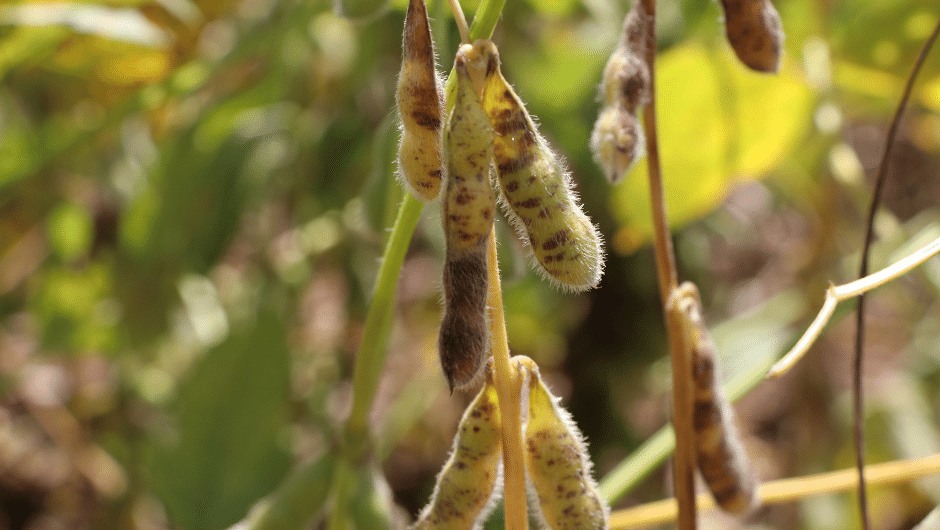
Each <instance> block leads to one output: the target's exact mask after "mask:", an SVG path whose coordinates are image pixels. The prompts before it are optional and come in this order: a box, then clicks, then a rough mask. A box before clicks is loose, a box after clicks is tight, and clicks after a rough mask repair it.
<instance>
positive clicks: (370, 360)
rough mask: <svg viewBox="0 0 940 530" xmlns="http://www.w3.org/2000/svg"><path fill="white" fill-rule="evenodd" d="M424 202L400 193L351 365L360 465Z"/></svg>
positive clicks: (350, 457)
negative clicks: (396, 303)
mask: <svg viewBox="0 0 940 530" xmlns="http://www.w3.org/2000/svg"><path fill="white" fill-rule="evenodd" d="M505 3H506V0H483V4H482V5H481V6H480V9H479V10H478V12H477V16H475V17H474V19H473V26H472V27H471V29H470V37H471V38H472V39H477V38H489V37H490V36H491V35H492V34H493V29H494V28H495V27H496V23H497V22H498V21H499V17H500V15H501V13H502V10H503V6H504V5H505ZM453 81H454V76H453V75H451V76H449V77H448V79H447V85H446V86H451V85H452V83H453ZM451 108H453V103H452V102H451V104H450V105H448V107H447V111H448V112H449V111H450V109H451ZM423 206H424V204H423V203H421V202H420V201H418V200H417V199H415V198H414V197H412V196H411V194H408V193H406V194H405V195H404V197H403V198H402V202H401V207H400V208H399V210H398V217H397V218H396V219H395V225H394V226H393V227H392V233H391V236H390V237H389V239H388V244H387V245H386V246H385V253H384V254H383V257H382V264H381V266H380V267H379V275H378V278H377V279H376V285H375V295H374V297H373V299H372V302H371V303H370V304H369V311H368V314H367V315H366V324H365V328H364V329H363V336H362V342H361V343H360V345H359V352H358V355H357V356H356V367H355V368H354V371H353V404H352V410H351V411H350V414H349V418H348V419H347V420H346V428H345V432H344V436H343V439H342V441H341V442H342V445H341V447H340V452H341V456H342V458H343V460H344V461H345V463H348V464H351V465H353V466H355V465H359V464H360V463H361V462H362V461H363V460H364V459H365V458H366V457H367V456H368V449H369V447H368V443H369V440H368V438H369V429H368V420H369V412H370V411H371V409H372V402H373V400H374V399H375V393H376V389H377V387H378V382H379V377H380V376H381V373H382V370H383V369H384V367H385V354H386V346H387V345H388V334H389V331H390V329H391V324H392V316H393V313H394V311H393V304H392V302H393V301H394V299H395V293H396V292H397V290H398V289H397V286H398V276H399V273H400V272H401V267H402V264H403V263H404V260H405V253H406V252H407V250H408V245H409V243H410V242H411V236H412V234H413V233H414V230H415V227H417V225H418V219H419V217H420V216H421V210H422V209H423ZM342 463H343V462H339V463H338V465H337V469H336V470H335V471H334V472H333V479H332V485H331V491H332V492H333V493H334V495H335V497H334V509H336V510H343V509H344V507H345V506H346V497H347V496H348V488H347V487H346V483H347V481H349V480H351V479H350V477H349V476H348V475H349V474H348V473H346V472H345V471H344V470H345V469H346V468H344V467H343V466H342V465H341V464H342ZM523 499H524V497H523ZM523 506H524V505H523ZM313 515H314V514H311V517H312V516H313ZM342 517H343V515H342V514H336V513H334V514H333V517H332V518H331V523H333V522H339V521H341V519H342ZM523 528H524V527H523Z"/></svg>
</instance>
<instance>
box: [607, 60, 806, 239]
mask: <svg viewBox="0 0 940 530" xmlns="http://www.w3.org/2000/svg"><path fill="white" fill-rule="evenodd" d="M657 89H658V91H657V95H656V97H657V104H656V106H657V112H658V114H657V120H658V129H659V145H660V159H661V160H662V166H663V174H664V175H663V178H664V186H665V189H666V191H665V193H666V203H667V207H668V209H669V216H670V223H671V225H672V227H673V228H677V227H680V226H683V225H685V224H688V223H689V222H691V221H694V220H696V219H698V218H700V217H702V216H704V215H705V214H707V213H708V212H710V211H711V210H713V209H714V208H716V207H717V206H718V205H719V204H721V202H722V201H723V200H724V198H725V196H726V195H727V194H728V192H729V191H730V190H731V188H732V187H733V186H734V184H735V183H737V182H741V181H746V180H751V179H756V178H761V177H763V176H765V175H766V174H767V173H769V172H770V171H772V170H773V169H774V168H775V167H776V166H777V165H779V164H780V163H781V162H783V161H784V160H785V159H786V157H787V155H788V154H789V153H790V152H791V151H792V150H793V148H794V147H795V146H796V145H797V143H798V141H799V140H800V139H801V138H802V137H803V136H804V135H805V134H806V131H807V129H808V127H809V124H810V123H811V121H812V120H811V119H810V118H811V112H812V104H813V95H812V92H811V91H810V89H809V88H808V87H807V86H806V83H805V82H804V81H803V80H802V79H801V78H800V77H798V76H797V74H796V72H795V71H794V68H793V66H792V65H788V64H786V63H785V64H784V68H783V70H782V71H781V73H780V74H779V75H776V76H767V75H762V74H755V73H750V72H747V71H745V70H744V68H743V67H741V66H739V65H737V64H736V63H735V62H734V59H733V57H732V56H731V54H730V52H727V51H724V52H721V53H718V52H715V53H709V52H707V51H706V50H705V49H704V48H703V47H701V46H699V45H695V44H686V45H682V46H677V47H675V48H673V49H671V50H670V51H668V52H666V53H664V54H663V55H662V58H661V59H660V60H659V62H658V70H657ZM611 208H612V211H613V212H614V214H615V216H616V217H617V219H618V220H619V221H620V224H621V228H620V230H619V231H618V232H617V234H616V235H615V236H614V237H613V241H612V243H613V246H614V248H615V249H616V250H618V251H620V252H622V253H629V252H632V251H634V250H636V249H637V248H639V247H640V246H643V245H645V244H646V243H648V242H649V241H650V238H651V235H652V221H651V214H650V199H649V188H648V181H647V175H646V160H645V159H644V160H642V161H641V162H640V163H639V164H637V166H636V167H635V168H634V169H633V171H632V172H631V174H630V175H629V176H628V178H627V179H626V182H624V183H623V184H622V185H620V186H618V187H617V188H615V190H614V194H613V196H612V199H611Z"/></svg>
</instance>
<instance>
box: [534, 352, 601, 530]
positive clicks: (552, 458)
mask: <svg viewBox="0 0 940 530" xmlns="http://www.w3.org/2000/svg"><path fill="white" fill-rule="evenodd" d="M529 376H530V378H529V387H528V390H529V410H528V413H529V414H528V415H529V417H528V422H527V423H526V426H525V444H526V452H525V462H526V470H527V472H528V474H529V480H530V482H531V485H532V487H533V488H534V490H535V494H536V495H535V496H536V497H537V498H538V508H539V509H538V513H539V515H540V516H541V517H542V519H543V520H544V523H545V526H546V527H547V528H555V529H561V528H572V529H574V528H592V529H601V528H608V526H609V519H610V508H609V507H608V506H607V504H606V503H605V502H604V501H603V499H601V496H600V493H598V491H597V484H596V483H595V482H594V478H593V476H592V473H591V461H590V459H589V458H588V453H587V447H586V446H585V443H584V438H583V436H582V435H581V432H580V431H579V430H578V427H577V426H576V425H575V423H574V421H573V420H572V419H571V415H570V414H569V413H568V411H566V410H565V409H563V408H561V407H560V406H558V399H559V398H556V397H555V396H553V395H552V394H551V392H550V391H549V390H548V387H546V386H545V382H544V381H543V380H542V377H541V375H540V374H539V371H538V368H537V367H535V363H534V362H531V361H530V368H529Z"/></svg>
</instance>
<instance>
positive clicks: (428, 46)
mask: <svg viewBox="0 0 940 530" xmlns="http://www.w3.org/2000/svg"><path fill="white" fill-rule="evenodd" d="M721 5H722V8H723V9H724V12H725V27H726V34H727V38H728V41H729V43H730V44H731V47H732V48H733V49H734V51H735V53H736V54H737V56H738V57H739V58H740V60H741V61H742V62H743V63H744V64H745V65H746V66H748V67H749V68H751V69H753V70H757V71H761V72H774V71H776V70H777V69H778V68H779V64H780V49H781V44H782V36H783V33H782V31H781V28H780V19H779V15H778V14H777V12H776V10H775V9H774V7H773V5H772V4H770V2H769V0H722V1H721ZM650 21H651V17H650V15H649V14H648V13H647V12H646V11H645V9H644V7H643V3H642V1H640V0H637V1H636V2H635V3H634V5H633V7H632V9H631V10H630V12H629V13H628V14H627V17H626V19H625V21H624V27H623V35H622V37H621V39H620V42H619V44H618V46H617V47H616V49H615V50H614V52H613V54H612V55H611V57H610V59H609V60H608V62H607V65H606V67H605V69H604V74H603V79H602V81H601V85H600V91H599V92H600V99H601V101H602V109H601V111H600V114H599V116H598V119H597V122H596V123H595V126H594V131H593V133H592V135H591V139H590V144H591V149H592V151H593V153H594V158H595V160H596V162H597V163H598V165H599V166H600V168H601V170H602V172H603V173H604V175H605V176H606V177H607V178H608V179H609V180H610V181H611V182H612V183H616V182H617V181H619V180H620V179H621V178H622V177H623V176H624V175H625V174H626V173H627V172H628V170H629V169H630V167H631V166H632V165H633V163H634V162H635V161H636V160H637V158H639V157H640V156H641V155H642V152H643V147H642V144H643V132H642V129H641V127H640V122H639V112H640V110H641V109H642V108H643V106H644V105H646V104H648V103H649V101H650V95H651V91H652V87H651V75H650V71H649V69H648V66H647V65H648V62H647V55H648V54H650V53H655V49H650V48H652V47H653V46H655V38H653V36H652V35H651V33H650V31H651V28H652V24H651V23H650ZM500 66H501V65H500V58H499V52H498V50H497V48H496V45H495V44H493V42H491V41H489V40H478V41H476V42H473V43H472V44H467V43H465V44H463V45H461V46H460V48H459V49H458V51H457V54H456V58H455V60H454V69H453V76H454V80H455V83H454V93H453V94H452V98H453V99H452V101H453V107H452V109H451V110H450V111H449V112H446V111H445V105H444V100H445V98H444V94H443V91H442V84H443V83H442V82H441V77H440V75H439V74H438V72H437V69H436V56H435V51H434V45H433V40H432V38H431V30H430V25H429V21H428V15H427V8H426V6H425V2H424V0H410V2H409V6H408V11H407V14H406V19H405V32H404V42H403V61H402V68H401V74H400V77H399V82H398V89H397V102H398V108H399V113H400V116H401V123H402V128H401V129H402V139H401V143H400V146H399V170H400V171H399V176H400V177H401V180H402V182H403V184H404V185H405V186H406V188H407V189H408V190H409V191H410V192H411V193H412V194H413V195H414V196H415V197H417V198H419V199H421V200H424V201H430V200H433V199H437V198H439V199H440V203H441V208H442V220H443V225H444V233H445V241H446V256H445V262H444V272H443V287H444V304H445V308H444V316H443V319H442V322H441V327H440V335H439V340H438V349H439V354H440V359H441V365H442V368H443V370H444V374H445V376H446V378H447V381H448V383H449V385H450V388H451V390H454V389H465V388H470V387H472V386H476V385H478V384H479V382H480V380H481V379H483V380H484V382H483V388H482V389H481V390H480V392H479V394H478V395H477V396H476V398H475V399H474V401H473V402H472V403H471V404H470V406H469V407H468V408H467V411H466V412H465V414H464V417H463V419H462V420H461V423H460V427H459V430H458V433H457V436H456V438H455V440H454V446H453V450H452V452H451V456H450V459H449V460H448V462H447V464H446V465H445V466H444V468H443V470H442V471H441V473H440V475H439V476H438V481H437V485H436V487H435V490H434V495H433V496H432V499H431V502H430V503H429V504H428V506H427V507H426V508H425V509H424V510H423V511H422V513H421V514H420V516H419V519H418V522H417V523H416V524H415V528H473V527H476V526H477V525H479V524H480V522H481V521H482V520H484V518H485V515H486V513H487V512H488V510H489V508H491V507H492V505H493V504H494V503H495V500H496V499H497V498H498V497H499V493H500V484H501V465H502V464H501V461H502V452H501V437H500V433H501V419H500V417H499V407H498V406H497V399H498V398H497V393H496V389H495V387H494V384H493V380H492V363H487V359H488V358H489V357H490V355H489V354H490V335H489V329H490V327H489V322H488V316H487V299H488V294H489V293H488V289H489V285H490V281H489V280H490V278H489V274H490V273H491V272H490V270H489V268H488V262H487V253H488V246H489V245H492V244H495V239H494V238H493V237H492V235H491V234H492V231H493V223H494V217H495V211H496V204H497V203H499V204H500V206H501V207H502V210H503V212H504V214H505V216H506V218H507V219H508V220H509V221H510V222H511V223H512V224H513V225H514V226H515V228H516V230H517V232H518V233H519V236H520V238H522V240H523V241H524V242H525V243H526V244H527V247H528V248H529V250H530V252H531V256H532V258H533V259H532V262H533V265H534V266H535V268H536V270H537V271H538V272H539V273H540V274H541V275H542V276H543V277H545V278H546V279H548V280H549V281H550V282H551V283H553V284H555V285H557V286H560V287H561V288H563V289H566V290H571V291H581V290H585V289H590V288H593V287H596V286H597V284H598V283H599V281H600V278H601V274H602V272H603V247H602V241H601V238H600V235H599V234H598V231H597V229H596V228H595V226H594V225H593V224H592V223H591V221H590V219H589V218H588V217H587V216H586V215H585V214H584V212H583V211H582V209H581V206H580V204H579V202H578V198H577V195H576V194H575V192H574V190H573V188H572V182H571V178H570V176H569V174H568V172H567V171H566V169H565V167H564V164H563V161H562V160H561V159H560V158H559V157H558V156H557V155H556V154H555V153H553V152H552V150H551V149H550V148H549V147H548V145H547V143H546V142H545V140H544V139H543V138H542V136H541V135H540V134H539V132H538V130H537V128H536V126H535V123H534V122H533V120H532V117H531V116H530V115H529V113H528V112H527V111H526V108H525V106H524V105H523V103H522V101H521V100H520V98H519V96H518V95H517V94H516V93H515V91H514V90H513V89H512V87H511V85H510V84H509V83H508V82H507V81H506V79H505V78H504V77H503V74H502V72H501V68H500ZM667 308H668V310H669V311H671V312H673V313H674V315H675V317H676V318H677V320H678V321H679V322H681V323H682V333H683V337H684V341H685V345H686V349H687V350H688V352H689V355H690V359H691V363H692V372H693V381H692V383H693V389H694V394H693V399H694V415H693V422H694V429H695V432H696V456H697V461H698V468H699V470H700V472H701V474H702V477H703V479H704V480H705V482H706V484H707V485H708V487H709V489H710V490H711V492H712V494H713V496H714V497H715V499H716V501H717V502H718V504H719V505H720V506H721V507H722V508H723V509H725V510H726V511H729V512H734V513H742V512H747V511H748V510H750V509H752V508H753V507H754V506H755V505H756V504H757V502H758V501H757V495H756V489H757V488H756V481H755V480H754V478H753V476H752V475H751V473H750V472H749V471H748V467H747V460H746V457H745V454H744V451H743V449H742V447H741V445H740V443H739V441H738V434H737V432H736V431H735V428H734V425H733V417H732V411H731V408H730V405H729V404H728V401H727V399H726V398H725V397H724V396H723V394H722V392H721V387H720V385H719V381H718V376H717V373H718V366H717V358H716V356H715V353H714V346H713V343H712V341H711V338H710V337H709V335H708V331H707V329H706V327H705V325H704V323H703V320H702V316H701V304H700V301H699V296H698V290H697V289H696V288H695V286H694V285H692V284H688V283H687V284H683V285H682V286H680V287H679V288H678V289H677V290H676V292H675V293H674V294H673V296H672V298H671V299H670V300H669V302H668V304H667ZM513 362H514V363H516V365H517V367H518V369H519V370H520V373H522V374H523V376H524V384H523V386H522V392H523V396H522V398H523V399H522V403H523V404H524V407H523V408H526V407H527V410H524V411H520V413H521V414H523V415H524V416H525V432H524V438H525V443H526V471H527V475H528V477H529V482H530V484H531V485H532V487H533V489H534V493H535V497H537V500H538V507H537V510H538V515H539V516H540V517H541V518H542V519H543V522H545V523H546V525H547V526H548V527H550V528H605V527H606V526H607V520H608V517H609V509H608V508H607V506H606V504H605V503H604V502H603V501H602V499H601V498H600V496H599V494H598V493H597V489H596V485H595V483H594V481H593V478H592V477H591V466H590V461H589V459H588V458H587V452H586V450H585V445H584V441H583V439H582V437H581V434H580V433H579V432H578V429H577V427H576V426H575V425H574V422H573V421H571V418H570V416H569V415H568V413H567V412H566V411H565V410H564V409H562V408H561V407H559V406H558V404H557V401H558V400H557V398H555V397H553V396H552V395H551V393H550V392H549V390H548V388H547V387H546V386H545V384H544V382H543V381H542V379H541V376H540V374H539V371H538V367H537V366H536V365H535V363H534V362H533V361H532V360H531V359H528V358H525V357H514V358H513ZM487 367H489V368H487Z"/></svg>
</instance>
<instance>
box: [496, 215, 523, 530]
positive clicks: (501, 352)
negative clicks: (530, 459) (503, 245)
mask: <svg viewBox="0 0 940 530" xmlns="http://www.w3.org/2000/svg"><path fill="white" fill-rule="evenodd" d="M486 261H487V269H488V273H489V290H488V293H487V304H488V305H489V317H490V344H491V345H492V350H493V381H494V383H495V384H496V393H497V394H498V396H499V414H500V418H501V421H502V425H503V429H502V438H503V483H504V486H503V498H504V499H505V501H504V515H505V523H506V528H507V530H526V529H527V528H528V527H529V517H528V510H527V508H526V486H525V461H524V460H523V452H522V451H523V450H524V446H523V442H522V421H521V420H522V418H521V414H522V405H521V402H520V393H521V390H522V383H523V381H522V379H523V377H522V373H521V372H520V371H519V370H518V369H517V368H516V366H515V365H514V364H513V363H512V362H511V361H510V359H509V341H508V339H507V337H506V317H505V315H504V314H503V290H502V282H501V281H500V278H499V260H498V259H497V252H496V227H495V226H493V229H492V230H491V231H490V243H489V248H488V249H487V260H486Z"/></svg>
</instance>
